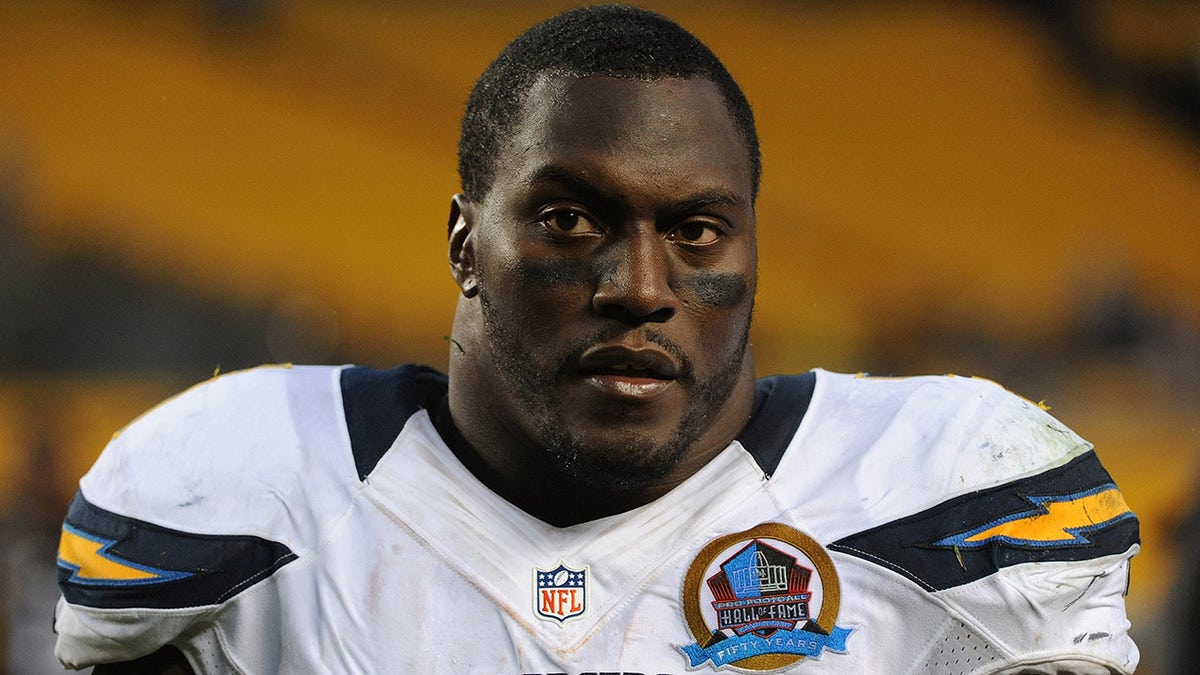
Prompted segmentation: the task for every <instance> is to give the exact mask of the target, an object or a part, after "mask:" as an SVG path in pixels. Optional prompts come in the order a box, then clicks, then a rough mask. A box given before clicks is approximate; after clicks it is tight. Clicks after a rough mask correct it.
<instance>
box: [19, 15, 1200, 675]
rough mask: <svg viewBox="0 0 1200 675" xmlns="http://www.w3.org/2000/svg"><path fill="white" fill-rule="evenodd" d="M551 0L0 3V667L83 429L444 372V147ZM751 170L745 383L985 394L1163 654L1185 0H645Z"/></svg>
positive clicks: (1181, 437)
mask: <svg viewBox="0 0 1200 675" xmlns="http://www.w3.org/2000/svg"><path fill="white" fill-rule="evenodd" d="M567 4H568V3H562V2H549V1H539V2H535V1H532V0H530V1H527V2H512V3H505V2H498V1H494V2H440V3H433V2H428V3H412V4H405V3H390V2H389V3H384V2H369V1H366V0H358V1H351V0H345V1H342V2H329V3H324V2H316V1H309V2H305V1H299V0H297V1H286V0H277V1H271V0H209V1H206V2H201V1H198V0H192V1H184V0H168V1H163V2H153V1H150V0H124V1H112V2H82V1H70V0H63V1H61V2H45V3H42V2H16V1H9V2H0V599H2V601H3V602H2V603H0V610H2V611H0V664H7V669H8V672H10V673H20V674H25V673H29V674H40V673H53V672H60V671H59V670H58V668H57V667H56V666H54V664H53V660H52V658H51V657H50V656H49V649H50V644H51V642H52V635H51V634H50V620H51V613H52V606H53V602H54V599H55V597H56V588H55V586H54V573H53V561H54V548H55V544H56V541H57V531H58V522H59V520H60V518H61V515H62V512H63V509H64V507H65V504H66V503H67V501H68V500H69V499H70V496H71V495H72V493H73V492H74V490H75V484H76V481H77V480H78V478H79V476H80V475H81V474H82V473H83V472H84V471H85V470H86V469H87V467H88V466H89V464H90V463H91V461H92V460H93V459H94V458H95V456H96V454H97V453H98V452H99V451H100V449H101V448H102V447H103V445H104V443H105V441H106V440H107V439H108V438H109V437H110V436H111V434H112V433H113V432H114V431H115V430H117V429H118V428H120V427H122V426H123V425H125V424H127V423H128V422H129V421H130V420H131V419H132V418H134V417H135V416H136V415H137V414H138V413H139V412H141V411H142V410H144V409H145V408H147V407H149V406H151V405H153V404H154V403H155V402H157V401H158V400H160V399H162V398H164V397H165V396H168V395H170V394H172V393H174V392H175V391H177V390H179V389H181V388H185V387H187V386H189V385H191V384H194V383H196V382H198V381H201V380H203V379H205V378H207V377H210V376H211V375H212V374H213V372H214V371H215V370H217V369H220V370H222V371H228V370H232V369H237V368H242V367H247V366H251V365H255V364H258V363H262V362H285V361H286V362H297V363H299V362H356V363H363V364H370V365H375V366H388V365H391V364H395V363H399V362H403V361H423V362H427V363H431V364H434V365H437V366H439V367H442V366H444V364H445V361H446V352H447V346H446V343H445V341H444V339H443V336H444V335H446V334H447V333H448V332H449V326H450V321H451V312H452V307H453V303H454V298H455V287H454V285H453V284H452V283H451V281H450V277H449V275H448V273H447V266H446V262H445V258H444V232H445V229H444V228H445V225H446V221H445V218H446V213H447V205H448V203H449V198H450V195H451V194H452V193H453V192H454V191H455V190H456V188H457V178H456V173H455V166H456V164H455V147H456V140H457V127H458V121H459V115H460V111H461V107H462V104H463V102H464V101H465V99H466V96H467V93H468V90H469V88H470V86H471V83H472V82H473V80H474V78H475V77H476V76H477V74H478V73H479V72H480V71H481V70H482V69H483V67H484V66H485V65H486V64H487V62H488V60H489V59H490V58H491V57H492V56H493V55H494V54H495V53H496V52H497V51H498V50H499V49H500V48H501V46H502V45H503V44H504V43H505V42H507V40H509V39H510V38H511V37H512V36H514V35H515V34H516V33H518V32H519V31H520V30H521V29H523V28H524V27H526V26H527V25H528V24H530V23H532V22H533V21H535V20H537V19H540V18H542V17H544V16H547V15H549V14H551V13H553V12H555V11H557V10H559V9H561V8H563V7H565V6H566V5H567ZM645 4H646V5H647V6H649V7H652V8H655V9H659V10H661V11H664V12H665V13H667V14H669V15H671V16H672V17H674V18H676V19H677V20H679V21H681V22H682V23H683V24H684V25H685V26H687V27H689V28H690V29H692V30H693V31H694V32H696V33H697V34H698V35H699V36H700V37H701V38H702V39H704V40H706V41H707V42H708V43H709V44H710V45H711V46H712V47H713V48H714V49H715V51H716V52H717V53H718V54H719V55H721V56H722V57H723V58H724V59H725V61H726V63H727V64H728V66H729V67H730V69H731V70H732V71H733V73H734V76H735V77H737V78H738V79H739V80H740V81H741V83H742V84H743V86H744V87H745V88H746V90H747V93H748V95H749V97H750V100H751V102H752V103H753V104H754V106H755V110H756V113H757V116H758V120H759V124H760V129H761V135H762V140H763V148H764V153H765V167H766V168H765V174H764V184H763V191H762V195H761V198H760V204H759V233H760V234H759V237H760V248H761V286H760V293H759V299H758V310H757V317H756V321H757V324H756V327H755V332H754V336H753V337H754V341H755V343H756V347H757V353H758V360H759V369H760V372H761V373H762V374H768V373H771V372H779V371H797V370H806V369H808V368H811V367H816V366H820V367H825V368H829V369H834V370H842V371H851V372H853V371H867V372H871V373H874V374H915V373H926V372H935V373H949V372H953V373H959V374H969V375H978V376H983V377H988V378H991V379H995V380H998V381H1000V382H1002V383H1004V384H1005V385H1006V386H1008V387H1009V388H1011V389H1013V390H1015V391H1017V392H1018V393H1021V394H1022V395H1024V396H1026V397H1027V398H1030V399H1032V400H1035V401H1039V400H1044V401H1046V403H1047V404H1048V405H1050V406H1051V407H1052V409H1053V412H1054V413H1055V414H1056V415H1058V416H1059V417H1060V418H1061V419H1063V420H1064V421H1065V422H1067V423H1068V424H1070V425H1071V426H1072V427H1074V428H1075V429H1076V430H1078V431H1079V432H1080V433H1082V434H1083V435H1084V436H1085V437H1087V438H1089V439H1091V440H1092V441H1094V442H1095V443H1096V445H1097V446H1098V448H1099V449H1100V450H1101V452H1102V456H1103V458H1104V459H1105V461H1106V464H1107V465H1108V466H1109V468H1110V470H1111V472H1112V473H1113V474H1114V476H1115V477H1116V479H1117V481H1118V482H1119V483H1120V484H1121V485H1122V487H1123V489H1124V491H1125V493H1126V496H1127V499H1128V501H1129V502H1130V504H1132V505H1133V507H1134V508H1135V509H1136V510H1137V511H1138V512H1139V514H1140V516H1141V521H1142V528H1143V543H1144V546H1145V550H1144V551H1143V553H1142V554H1141V555H1140V556H1139V557H1138V559H1137V560H1136V561H1135V565H1134V575H1133V579H1132V587H1131V590H1130V596H1129V606H1130V613H1131V616H1132V618H1133V621H1134V630H1135V634H1136V636H1137V637H1138V639H1139V641H1140V642H1141V645H1142V647H1143V651H1144V668H1143V670H1142V671H1140V672H1147V673H1155V672H1164V670H1165V669H1163V666H1162V663H1163V658H1162V656H1161V655H1162V653H1163V650H1164V649H1165V648H1166V647H1168V646H1170V644H1172V642H1173V638H1172V637H1171V636H1170V628H1171V626H1172V625H1173V622H1172V620H1171V619H1169V618H1168V617H1167V614H1166V609H1167V608H1169V607H1170V606H1171V603H1172V600H1173V598H1175V597H1176V596H1177V595H1178V594H1177V592H1176V590H1175V587H1174V585H1173V584H1174V579H1175V577H1176V574H1177V573H1179V572H1181V571H1182V572H1186V573H1189V574H1194V573H1195V570H1194V569H1191V568H1190V567H1187V568H1186V569H1182V570H1181V569H1179V568H1181V567H1185V566H1182V565H1180V564H1179V562H1178V561H1179V557H1180V556H1179V551H1180V538H1181V536H1183V535H1184V534H1187V533H1188V532H1190V530H1189V529H1188V528H1185V527H1184V526H1183V522H1184V519H1185V516H1186V513H1187V511H1188V509H1189V508H1190V507H1191V505H1192V503H1193V493H1194V488H1195V487H1196V485H1197V479H1198V478H1200V473H1198V470H1197V469H1198V467H1197V459H1198V456H1200V455H1198V453H1200V433H1198V431H1197V412H1200V384H1198V382H1200V152H1198V150H1200V6H1198V5H1197V4H1196V3H1193V2H1182V1H1168V0H1147V1H1145V2H1117V1H1109V0H1095V1H1092V2H1088V1H1067V0H1054V1H1051V0H1047V1H1046V2H1038V1H1036V0H1027V1H1016V0H1008V1H1002V0H991V1H985V0H973V1H962V2H939V1H923V0H922V1H913V2H884V1H861V0H859V1H846V2H833V1H817V0H810V1H799V0H797V1H792V2H786V1H784V0H777V1H774V2H758V3H744V4H734V3H727V2H648V3H645Z"/></svg>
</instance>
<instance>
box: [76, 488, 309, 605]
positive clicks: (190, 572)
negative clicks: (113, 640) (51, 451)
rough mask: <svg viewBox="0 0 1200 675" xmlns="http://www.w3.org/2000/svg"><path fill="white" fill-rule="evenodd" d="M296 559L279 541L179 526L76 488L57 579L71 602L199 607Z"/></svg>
mask: <svg viewBox="0 0 1200 675" xmlns="http://www.w3.org/2000/svg"><path fill="white" fill-rule="evenodd" d="M295 559H296V554H294V553H292V551H291V550H290V549H289V548H288V547H287V546H285V545H283V544H281V543H279V542H275V541H269V540H267V539H262V538H260V537H255V536H249V535H229V536H227V535H206V534H194V533H190V532H180V531H178V530H172V529H169V528H165V527H161V526H158V525H154V524H152V523H148V522H145V521H142V520H137V519H135V518H127V517H125V516H121V515H118V514H116V513H112V512H110V511H106V510H104V509H102V508H99V507H97V506H95V505H94V504H91V503H90V502H88V501H87V500H86V499H85V498H84V497H83V494H82V493H79V492H77V493H75V498H74V499H73V500H71V505H70V507H69V508H68V509H67V517H66V520H65V521H64V523H63V531H62V539H61V540H60V542H59V551H58V585H59V587H61V588H62V593H63V597H64V598H66V599H67V602H70V603H72V604H75V605H86V606H89V607H103V608H126V607H141V608H156V609H165V608H180V607H200V606H204V605H215V604H219V603H221V602H224V601H226V600H228V599H229V598H231V597H233V596H235V595H237V594H238V593H240V592H241V591H243V590H245V589H247V588H249V587H251V586H253V585H254V584H256V583H258V582H259V581H261V580H263V579H266V578H267V577H269V576H271V574H273V573H274V572H275V571H276V570H278V569H279V568H281V567H283V566H284V565H286V564H288V563H289V562H291V561H293V560H295Z"/></svg>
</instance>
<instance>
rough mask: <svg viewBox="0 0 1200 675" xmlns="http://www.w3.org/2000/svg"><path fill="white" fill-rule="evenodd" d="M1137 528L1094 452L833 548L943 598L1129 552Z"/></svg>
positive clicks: (841, 543) (917, 515) (911, 517)
mask: <svg viewBox="0 0 1200 675" xmlns="http://www.w3.org/2000/svg"><path fill="white" fill-rule="evenodd" d="M1138 541H1139V534H1138V521H1137V517H1136V516H1135V515H1134V513H1133V511H1132V510H1130V508H1129V505H1128V504H1127V503H1126V502H1125V498H1124V497H1122V496H1121V492H1120V490H1118V489H1117V486H1116V485H1115V484H1114V483H1113V481H1112V478H1111V477H1110V476H1109V475H1108V472H1107V471H1105V470H1104V467H1103V466H1101V464H1100V460H1099V459H1098V458H1097V457H1096V454H1095V453H1094V452H1087V453H1084V454H1083V455H1080V456H1079V457H1076V458H1075V459H1073V460H1071V461H1070V462H1068V463H1067V464H1064V465H1062V466H1059V467H1055V468H1053V469H1050V470H1048V471H1045V472H1043V473H1040V474H1038V475H1036V476H1030V477H1027V478H1022V479H1020V480H1016V481H1013V482H1011V483H1007V484H1005V485H1000V486H998V487H994V488H989V489H987V490H980V491H977V492H972V493H970V494H966V495H963V496H961V497H957V498H955V499H951V500H949V501H946V502H943V503H941V504H939V505H937V506H934V507H933V508H930V509H927V510H925V511H922V512H920V513H917V514H914V515H912V516H908V517H906V518H902V519H900V520H897V521H894V522H891V523H887V524H884V525H881V526H879V527H875V528H872V529H870V530H866V531H864V532H859V533H858V534H854V535H851V536H849V537H846V538H844V539H841V540H839V541H836V542H834V543H833V544H830V545H829V549H830V550H832V551H841V552H842V553H848V554H850V555H853V556H857V557H859V558H862V559H864V560H867V561H869V562H872V563H875V564H878V565H882V566H883V567H886V568H888V569H890V570H892V571H894V572H896V573H898V574H902V575H903V576H905V577H908V578H909V579H911V580H913V581H915V582H916V583H918V584H920V585H921V586H922V587H923V588H925V589H926V590H930V591H939V590H944V589H947V588H953V587H955V586H961V585H963V584H968V583H971V582H973V581H976V580H978V579H982V578H984V577H986V576H989V575H991V574H993V573H995V572H996V571H998V570H1000V569H1001V568H1004V567H1009V566H1011V565H1018V564H1021V563H1030V562H1048V561H1076V560H1088V559H1091V558H1099V557H1102V556H1106V555H1115V554H1119V553H1123V552H1125V551H1127V550H1128V549H1129V547H1130V546H1133V545H1134V544H1136V543H1138Z"/></svg>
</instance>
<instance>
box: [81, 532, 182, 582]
mask: <svg viewBox="0 0 1200 675" xmlns="http://www.w3.org/2000/svg"><path fill="white" fill-rule="evenodd" d="M116 543H117V540H115V539H105V538H103V537H99V536H96V535H94V534H88V533H85V532H83V531H81V530H78V529H76V528H74V527H71V526H70V525H63V529H62V537H61V538H60V539H59V541H58V565H59V567H62V568H64V569H67V570H70V571H71V577H70V580H71V581H74V582H78V583H83V584H100V585H129V584H146V583H155V582H161V581H173V580H175V579H182V578H184V577H189V576H191V573H189V572H177V571H173V570H163V569H158V568H155V567H150V566H147V565H140V564H138V563H135V562H133V561H131V560H125V559H122V558H121V557H119V556H117V555H116V554H114V553H113V552H111V551H110V550H109V549H111V548H112V547H113V545H114V544H116Z"/></svg>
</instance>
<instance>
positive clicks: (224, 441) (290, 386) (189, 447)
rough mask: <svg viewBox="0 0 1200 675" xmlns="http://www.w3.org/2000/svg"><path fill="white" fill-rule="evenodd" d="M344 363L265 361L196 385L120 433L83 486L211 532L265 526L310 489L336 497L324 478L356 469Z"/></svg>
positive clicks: (161, 519)
mask: <svg viewBox="0 0 1200 675" xmlns="http://www.w3.org/2000/svg"><path fill="white" fill-rule="evenodd" d="M340 371H341V369H340V368H333V367H315V366H302V367H290V366H264V367H260V368H255V369H253V370H247V371H240V372H235V373H230V374H228V375H222V376H219V377H215V378H213V379H211V380H208V381H206V382H204V383H201V384H199V385H196V386H194V387H192V388H191V389H188V390H187V391H185V392H183V393H181V394H179V395H177V396H175V397H173V398H171V399H169V400H167V401H165V402H164V403H162V404H160V405H158V406H156V407H155V408H153V409H151V410H150V411H149V412H147V413H146V414H144V415H143V416H141V417H140V418H138V419H137V420H135V421H134V422H133V423H131V424H130V425H129V426H127V427H126V428H124V429H122V430H121V431H119V432H118V433H117V434H115V435H114V437H113V439H112V440H111V441H110V442H109V444H108V445H107V447H105V449H104V450H103V452H102V453H101V454H100V457H99V458H98V459H97V461H96V462H95V464H94V465H93V466H92V468H91V469H90V470H89V471H88V473H87V474H86V475H85V476H84V477H83V479H82V480H81V481H80V490H81V493H82V495H83V496H84V497H85V498H86V500H87V501H88V502H90V503H91V504H93V505H95V506H97V507H99V508H102V509H106V510H109V511H112V512H115V513H120V514H122V515H124V516H126V517H131V518H137V519H142V520H146V521H149V522H155V523H157V524H159V525H162V526H165V527H171V528H177V529H182V530H189V531H199V532H209V533H224V532H228V531H243V530H247V529H248V530H251V531H255V530H258V529H260V528H261V527H262V526H261V525H256V523H263V522H264V521H265V520H267V519H265V518H264V515H266V514H270V513H273V512H276V511H278V510H279V509H280V508H281V507H285V506H287V505H288V504H290V503H292V502H293V501H294V500H293V499H292V497H293V496H295V497H297V498H298V497H299V496H298V495H296V492H297V491H298V490H301V489H304V490H305V491H306V494H305V495H304V497H303V498H304V501H306V502H311V501H312V500H313V498H314V497H316V498H317V499H325V498H334V499H336V496H335V495H334V494H332V493H330V492H329V491H330V490H333V489H334V488H333V485H331V484H328V483H329V482H328V481H326V480H322V478H323V477H326V476H329V477H343V478H346V477H352V476H353V475H354V469H353V464H352V462H351V455H350V453H348V452H346V451H345V447H346V425H345V420H344V416H343V415H342V414H341V411H340V410H339V400H340V395H339V387H338V380H339V373H340ZM302 476H303V477H305V478H306V479H307V480H304V481H301V480H298V479H299V478H300V477H302ZM312 480H317V481H318V483H319V487H320V488H321V489H318V490H317V491H316V493H315V495H314V494H312V493H311V487H313V486H312V484H311V481H312ZM333 482H336V481H333ZM343 482H344V481H343ZM256 533H257V532H256Z"/></svg>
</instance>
